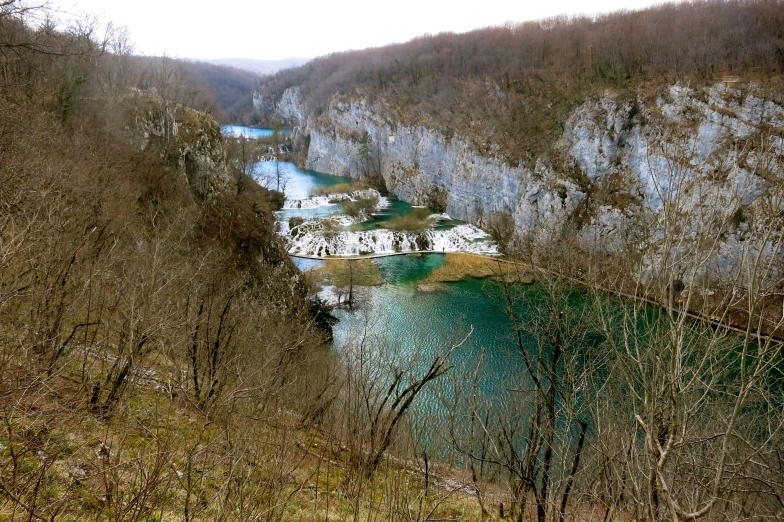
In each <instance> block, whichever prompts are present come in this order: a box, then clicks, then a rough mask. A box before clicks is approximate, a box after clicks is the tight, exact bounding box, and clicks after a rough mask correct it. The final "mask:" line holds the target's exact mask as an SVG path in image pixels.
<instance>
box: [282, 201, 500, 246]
mask: <svg viewBox="0 0 784 522" xmlns="http://www.w3.org/2000/svg"><path fill="white" fill-rule="evenodd" d="M347 200H349V201H358V200H376V201H378V203H377V204H376V207H375V209H372V210H371V212H377V211H378V210H381V209H384V208H388V207H389V205H390V202H389V200H388V199H387V198H385V197H383V196H381V195H380V194H379V193H378V192H377V191H375V190H373V189H363V190H357V191H354V192H351V193H348V194H341V193H337V194H326V195H316V196H311V197H309V198H306V199H287V200H286V202H285V204H284V206H283V211H284V212H287V215H288V216H289V217H290V218H291V217H292V211H294V212H296V211H298V210H302V211H306V210H312V209H317V208H321V207H328V206H332V205H335V206H336V205H338V204H339V203H340V202H342V201H347ZM281 214H282V213H281ZM279 215H280V214H279ZM368 218H369V216H368V215H367V214H364V213H363V214H360V215H358V216H353V217H352V216H346V215H342V214H332V215H329V216H326V217H320V218H310V219H301V220H299V222H297V223H295V224H294V225H293V226H292V222H293V221H287V220H285V219H281V220H280V221H279V225H278V226H279V228H278V233H279V234H280V235H281V236H283V237H285V238H286V239H287V240H288V245H287V249H288V252H289V254H291V255H293V256H300V257H312V258H325V257H361V256H384V255H394V254H402V253H407V252H444V253H446V252H468V253H473V254H484V255H498V254H499V252H498V247H497V245H496V244H495V242H494V241H492V240H491V239H490V237H489V236H488V235H487V234H486V233H485V232H483V231H482V230H480V229H479V228H477V227H475V226H474V225H471V224H465V223H456V222H454V221H452V220H451V218H449V216H447V215H446V214H436V215H432V216H430V223H431V225H430V226H429V227H428V228H426V229H424V230H421V231H397V230H389V229H386V228H383V227H378V228H373V229H370V230H350V229H349V228H350V227H352V225H357V224H359V223H362V222H364V221H367V220H368ZM435 223H438V225H439V226H438V227H437V228H436V227H435V226H434V224H435Z"/></svg>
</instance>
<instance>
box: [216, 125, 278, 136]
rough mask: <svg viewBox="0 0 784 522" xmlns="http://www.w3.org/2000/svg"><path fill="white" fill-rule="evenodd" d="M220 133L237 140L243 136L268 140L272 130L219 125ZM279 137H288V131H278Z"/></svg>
mask: <svg viewBox="0 0 784 522" xmlns="http://www.w3.org/2000/svg"><path fill="white" fill-rule="evenodd" d="M221 132H222V133H223V134H225V135H227V136H234V137H235V138H239V137H241V136H245V137H246V138H251V139H258V138H269V137H270V136H272V134H273V130H272V129H267V128H260V127H243V126H241V125H221ZM278 134H280V135H281V136H288V135H290V134H291V131H290V130H285V129H281V130H279V131H278Z"/></svg>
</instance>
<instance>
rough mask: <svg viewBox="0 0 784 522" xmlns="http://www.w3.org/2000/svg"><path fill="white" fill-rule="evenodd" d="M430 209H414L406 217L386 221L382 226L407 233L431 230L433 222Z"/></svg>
mask: <svg viewBox="0 0 784 522" xmlns="http://www.w3.org/2000/svg"><path fill="white" fill-rule="evenodd" d="M430 216H431V212H430V209H427V208H414V209H412V210H411V212H409V213H408V214H406V215H404V216H396V217H394V218H392V219H390V220H389V221H384V222H383V223H381V226H383V227H385V228H388V229H390V230H400V231H407V232H421V231H422V230H426V229H428V228H430V225H431V224H432V222H433V220H432V218H431V217H430Z"/></svg>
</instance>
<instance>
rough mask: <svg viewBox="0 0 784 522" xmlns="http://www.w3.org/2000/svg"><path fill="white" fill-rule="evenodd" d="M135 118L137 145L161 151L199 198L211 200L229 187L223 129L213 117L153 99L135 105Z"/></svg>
mask: <svg viewBox="0 0 784 522" xmlns="http://www.w3.org/2000/svg"><path fill="white" fill-rule="evenodd" d="M132 118H133V130H134V132H133V141H134V142H135V144H136V145H137V146H138V147H140V148H142V149H145V148H149V147H153V148H155V149H158V150H159V151H160V154H161V156H162V157H164V158H165V159H166V160H167V161H168V162H169V163H170V164H171V165H172V166H174V167H176V168H178V169H179V170H181V171H182V172H183V173H184V174H185V175H186V177H187V179H188V183H189V184H190V186H191V187H192V188H193V189H194V191H196V192H197V193H198V194H199V195H200V196H202V197H212V196H215V195H217V194H219V193H220V192H222V191H224V190H226V189H227V188H228V187H229V185H230V184H231V177H230V175H229V172H228V168H227V166H226V150H225V147H224V145H223V139H222V137H221V130H220V126H219V125H218V123H217V122H216V121H215V120H213V119H212V118H211V117H209V116H208V115H206V114H204V113H201V112H198V111H195V110H193V109H190V108H188V107H185V106H182V105H179V104H170V103H167V102H165V101H164V100H162V99H159V98H153V97H150V98H149V99H146V100H142V101H141V102H140V103H139V104H138V105H136V106H134V108H133V110H132Z"/></svg>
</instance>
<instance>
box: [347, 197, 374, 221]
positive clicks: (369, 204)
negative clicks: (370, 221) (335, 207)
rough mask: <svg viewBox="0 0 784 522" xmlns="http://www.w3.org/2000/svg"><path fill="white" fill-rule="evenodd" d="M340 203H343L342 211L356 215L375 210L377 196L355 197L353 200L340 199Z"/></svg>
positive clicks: (352, 215)
mask: <svg viewBox="0 0 784 522" xmlns="http://www.w3.org/2000/svg"><path fill="white" fill-rule="evenodd" d="M341 204H342V205H343V211H344V212H345V213H346V214H347V215H349V216H351V217H357V216H359V215H360V214H367V213H368V212H372V211H373V210H375V209H376V205H378V198H376V197H373V198H365V199H357V200H355V201H351V200H344V201H341Z"/></svg>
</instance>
